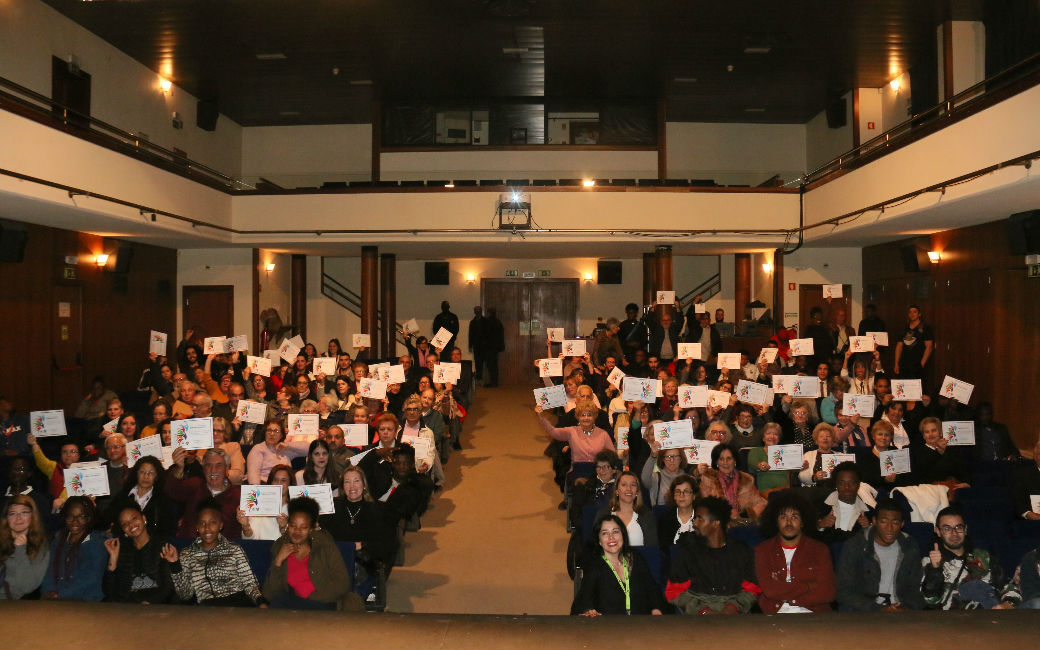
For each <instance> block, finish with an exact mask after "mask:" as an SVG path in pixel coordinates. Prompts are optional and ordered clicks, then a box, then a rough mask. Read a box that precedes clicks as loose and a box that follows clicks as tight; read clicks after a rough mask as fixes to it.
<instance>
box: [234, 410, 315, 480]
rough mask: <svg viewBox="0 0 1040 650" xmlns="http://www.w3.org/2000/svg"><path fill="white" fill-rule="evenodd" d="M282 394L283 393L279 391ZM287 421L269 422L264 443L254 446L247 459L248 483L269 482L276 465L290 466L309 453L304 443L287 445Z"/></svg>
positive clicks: (265, 430) (265, 427)
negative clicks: (295, 459)
mask: <svg viewBox="0 0 1040 650" xmlns="http://www.w3.org/2000/svg"><path fill="white" fill-rule="evenodd" d="M278 392H279V394H281V392H282V391H278ZM283 440H285V421H284V420H268V422H267V424H266V425H264V441H263V443H259V442H258V443H257V444H255V445H253V448H252V449H250V450H249V456H248V457H247V458H246V483H248V484H249V485H260V484H261V483H263V482H264V481H266V480H267V476H268V474H270V473H271V469H272V468H273V467H274V466H275V465H289V464H291V463H292V459H293V458H296V457H297V456H303V455H304V454H306V453H307V447H306V446H304V444H303V443H293V444H287V443H285V442H283Z"/></svg>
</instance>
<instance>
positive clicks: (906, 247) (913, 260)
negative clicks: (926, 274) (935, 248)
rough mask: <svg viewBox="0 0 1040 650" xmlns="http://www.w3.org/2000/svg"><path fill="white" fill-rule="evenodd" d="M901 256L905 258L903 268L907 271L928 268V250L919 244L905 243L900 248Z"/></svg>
mask: <svg viewBox="0 0 1040 650" xmlns="http://www.w3.org/2000/svg"><path fill="white" fill-rule="evenodd" d="M899 256H900V258H902V260H903V270H904V271H905V272H907V273H919V272H921V271H923V270H925V269H927V268H928V266H929V264H931V262H929V261H928V251H926V250H925V249H923V248H921V247H920V246H918V245H917V244H903V246H902V247H900V249H899Z"/></svg>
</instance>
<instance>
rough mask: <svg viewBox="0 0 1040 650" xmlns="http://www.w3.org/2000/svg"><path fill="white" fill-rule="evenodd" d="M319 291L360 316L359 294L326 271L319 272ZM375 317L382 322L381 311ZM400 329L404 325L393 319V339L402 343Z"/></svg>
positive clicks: (403, 342)
mask: <svg viewBox="0 0 1040 650" xmlns="http://www.w3.org/2000/svg"><path fill="white" fill-rule="evenodd" d="M321 293H322V295H323V296H325V297H326V298H328V299H329V300H331V301H332V302H334V303H336V304H337V305H339V306H340V307H342V308H344V309H346V310H347V311H349V312H350V313H352V314H354V315H355V316H357V317H358V318H361V296H360V295H358V293H357V292H356V291H354V290H353V289H351V288H350V287H348V286H346V285H345V284H343V283H342V282H340V281H339V280H337V279H336V278H334V277H332V276H331V275H329V274H328V273H322V274H321ZM376 318H377V319H378V320H379V322H382V321H383V312H382V311H380V310H376ZM402 329H404V325H402V324H401V323H400V322H398V321H394V339H395V340H396V341H397V342H398V343H400V344H401V345H404V344H405V339H404V337H402V336H401V330H402Z"/></svg>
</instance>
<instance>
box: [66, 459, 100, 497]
mask: <svg viewBox="0 0 1040 650" xmlns="http://www.w3.org/2000/svg"><path fill="white" fill-rule="evenodd" d="M65 491H66V492H68V495H69V496H70V497H82V496H90V497H102V496H108V495H109V494H110V492H109V488H108V469H107V468H106V467H105V466H104V465H95V466H94V467H77V468H75V469H71V468H70V469H67V470H65Z"/></svg>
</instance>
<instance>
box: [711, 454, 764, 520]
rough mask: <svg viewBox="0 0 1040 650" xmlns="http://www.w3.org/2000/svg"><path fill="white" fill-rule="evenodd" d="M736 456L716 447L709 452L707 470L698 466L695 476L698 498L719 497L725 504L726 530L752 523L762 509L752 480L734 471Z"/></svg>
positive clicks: (761, 502)
mask: <svg viewBox="0 0 1040 650" xmlns="http://www.w3.org/2000/svg"><path fill="white" fill-rule="evenodd" d="M738 454H739V452H738V451H737V448H736V447H734V446H733V445H731V444H729V443H726V442H723V443H719V444H718V445H715V447H714V448H712V450H711V467H708V466H707V465H700V466H698V467H697V470H696V472H695V474H696V475H697V476H698V477H699V478H700V496H701V497H721V498H723V499H725V500H726V502H727V503H729V505H730V509H731V512H730V520H729V525H730V526H739V525H741V524H745V523H754V522H755V521H757V520H758V515H759V514H760V513H761V512H762V510H763V509H764V508H765V507H766V500H765V499H763V498H762V495H761V494H759V492H758V490H757V489H756V488H755V479H754V478H752V477H751V475H750V474H746V473H744V472H741V471H738V470H737V456H738Z"/></svg>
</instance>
